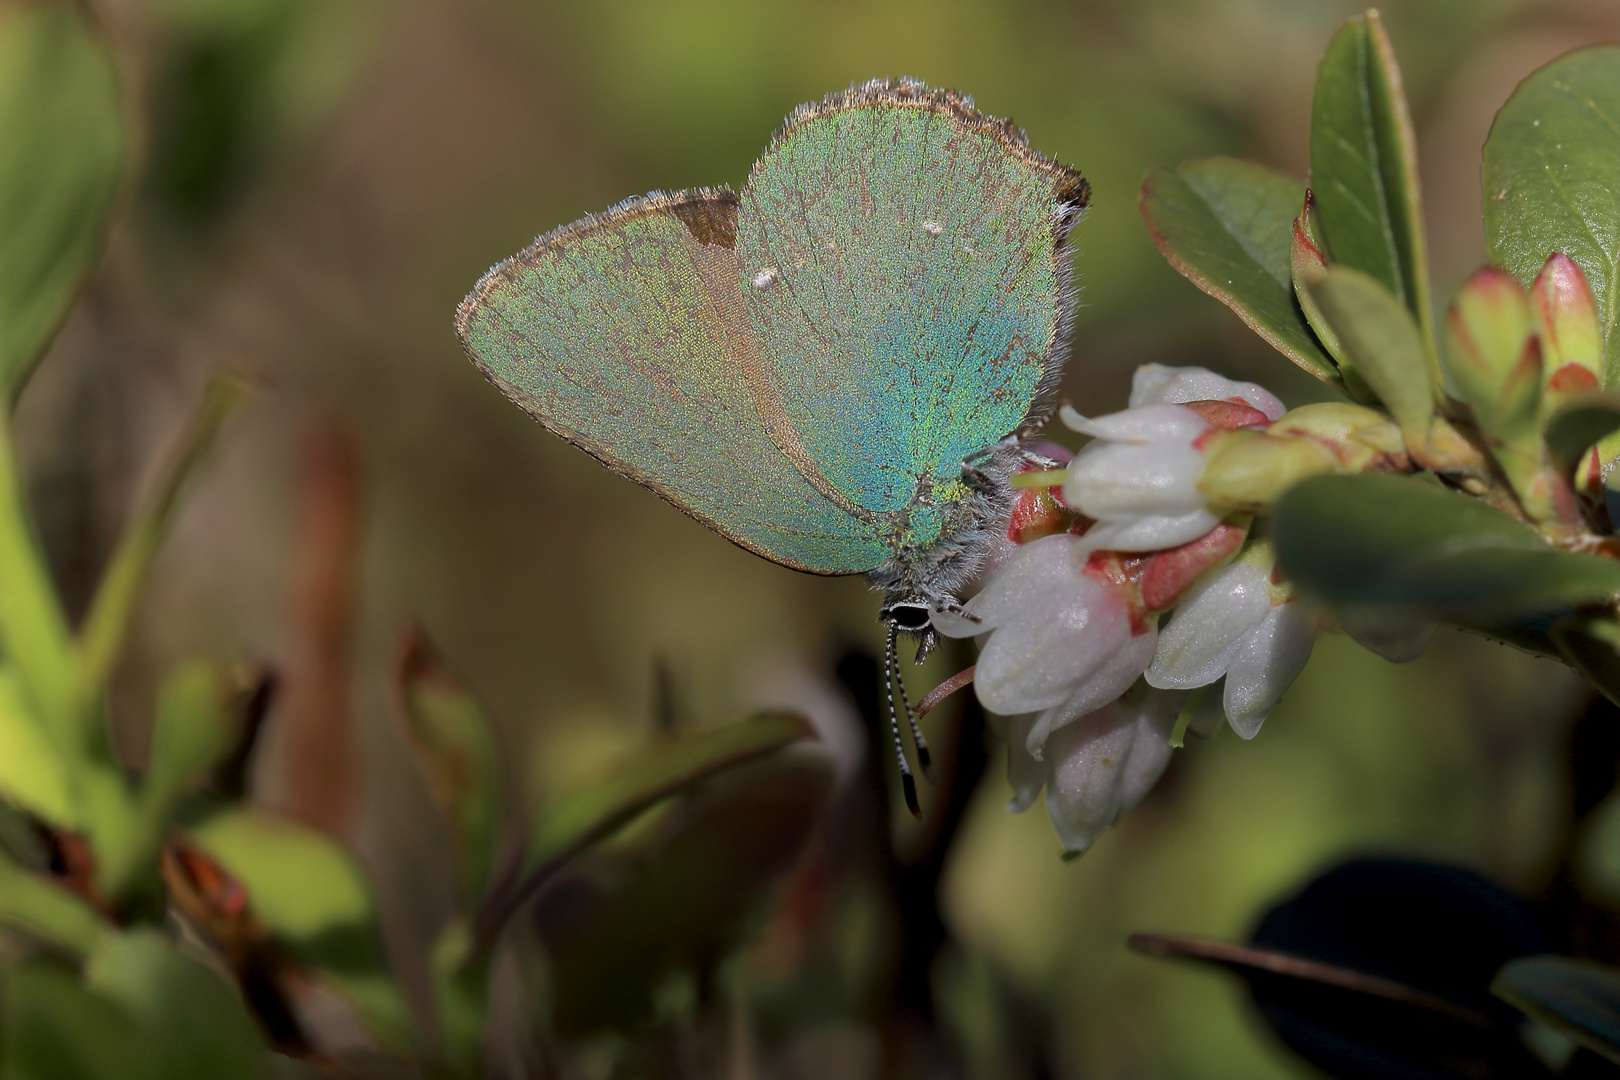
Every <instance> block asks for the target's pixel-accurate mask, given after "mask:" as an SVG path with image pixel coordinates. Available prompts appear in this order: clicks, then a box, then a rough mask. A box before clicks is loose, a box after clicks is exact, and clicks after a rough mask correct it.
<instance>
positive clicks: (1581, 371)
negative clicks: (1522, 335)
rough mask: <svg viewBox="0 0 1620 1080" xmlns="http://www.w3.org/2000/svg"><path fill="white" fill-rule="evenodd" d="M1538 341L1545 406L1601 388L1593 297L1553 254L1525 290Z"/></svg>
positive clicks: (1566, 260) (1575, 270) (1569, 265)
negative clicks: (1528, 296)
mask: <svg viewBox="0 0 1620 1080" xmlns="http://www.w3.org/2000/svg"><path fill="white" fill-rule="evenodd" d="M1530 306H1531V309H1532V311H1533V312H1534V314H1535V322H1536V332H1537V334H1538V335H1539V336H1540V338H1541V362H1542V367H1543V369H1544V371H1545V372H1546V394H1547V398H1548V402H1547V407H1552V406H1554V405H1556V404H1557V403H1558V402H1559V401H1561V400H1563V399H1566V398H1569V397H1571V396H1573V395H1575V394H1581V393H1588V392H1590V391H1593V390H1597V389H1599V388H1600V387H1601V386H1602V384H1603V327H1602V324H1601V323H1600V322H1599V321H1598V311H1597V298H1596V297H1594V296H1593V295H1592V287H1591V286H1590V285H1589V284H1587V281H1586V275H1585V274H1583V273H1581V268H1580V267H1579V266H1578V265H1576V263H1575V260H1573V259H1571V258H1570V257H1569V256H1568V255H1564V254H1562V253H1560V252H1554V253H1553V254H1552V255H1550V256H1549V257H1548V258H1547V262H1546V264H1545V265H1543V266H1542V268H1541V273H1540V274H1538V275H1536V280H1535V281H1534V282H1532V283H1531V285H1530Z"/></svg>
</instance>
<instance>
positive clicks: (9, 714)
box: [0, 666, 83, 829]
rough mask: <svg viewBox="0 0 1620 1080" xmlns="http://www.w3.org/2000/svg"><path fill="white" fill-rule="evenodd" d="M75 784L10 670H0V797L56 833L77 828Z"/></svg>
mask: <svg viewBox="0 0 1620 1080" xmlns="http://www.w3.org/2000/svg"><path fill="white" fill-rule="evenodd" d="M76 780H77V777H76V776H75V775H74V771H73V770H72V769H71V768H69V766H68V758H66V757H65V756H64V755H63V753H62V750H61V748H60V747H59V746H58V745H57V744H56V743H55V742H53V741H52V738H51V734H50V732H49V731H47V730H46V728H45V725H44V724H43V723H42V722H41V721H40V718H39V716H38V715H37V714H36V713H35V712H34V710H33V708H32V707H31V706H30V704H29V702H28V699H27V696H26V693H25V691H24V689H23V685H22V682H21V680H20V679H19V678H18V677H17V673H16V671H15V670H14V669H12V668H11V667H10V666H0V795H3V796H4V797H5V798H6V799H7V800H9V801H10V802H11V803H12V805H14V806H18V807H21V808H23V809H25V810H27V811H28V812H29V813H32V814H34V815H36V816H38V817H39V819H40V820H41V821H45V822H48V823H50V824H51V825H54V826H55V827H56V828H59V829H79V828H82V827H83V820H82V818H83V811H82V809H81V807H80V797H79V792H78V787H77V783H76Z"/></svg>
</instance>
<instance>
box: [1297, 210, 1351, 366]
mask: <svg viewBox="0 0 1620 1080" xmlns="http://www.w3.org/2000/svg"><path fill="white" fill-rule="evenodd" d="M1321 237H1322V230H1321V229H1320V228H1319V227H1318V225H1317V221H1316V198H1315V196H1313V195H1312V194H1311V189H1310V188H1306V189H1305V206H1304V208H1303V209H1301V210H1300V212H1299V217H1297V218H1295V219H1294V231H1293V235H1292V237H1291V239H1290V242H1289V246H1288V268H1289V272H1290V277H1291V278H1292V279H1293V285H1294V296H1295V298H1296V299H1298V301H1299V306H1300V310H1302V311H1303V312H1304V313H1305V321H1306V322H1307V323H1309V324H1310V327H1311V329H1312V330H1313V331H1314V332H1315V333H1316V339H1317V340H1318V341H1320V342H1321V343H1322V348H1324V349H1326V350H1327V354H1328V355H1329V356H1331V357H1332V358H1333V362H1334V363H1336V364H1338V365H1339V366H1340V367H1341V368H1342V367H1343V366H1344V350H1343V349H1342V348H1341V347H1340V346H1339V337H1338V335H1337V334H1335V333H1334V332H1333V327H1332V326H1330V325H1329V324H1328V321H1327V319H1325V318H1323V316H1322V309H1321V308H1319V307H1317V305H1316V298H1315V297H1314V296H1312V295H1311V290H1310V289H1309V288H1308V286H1309V285H1310V283H1311V282H1313V281H1319V280H1321V279H1322V278H1323V277H1325V276H1326V275H1327V270H1328V258H1327V253H1326V252H1325V251H1323V249H1322V239H1321Z"/></svg>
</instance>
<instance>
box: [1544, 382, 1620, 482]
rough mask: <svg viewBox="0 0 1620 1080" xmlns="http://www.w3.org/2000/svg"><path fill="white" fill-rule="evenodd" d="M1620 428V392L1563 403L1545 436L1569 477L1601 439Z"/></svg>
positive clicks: (1556, 460)
mask: <svg viewBox="0 0 1620 1080" xmlns="http://www.w3.org/2000/svg"><path fill="white" fill-rule="evenodd" d="M1617 430H1620V394H1589V395H1583V396H1582V397H1578V398H1574V399H1572V400H1570V401H1568V402H1566V403H1565V404H1564V405H1562V406H1560V407H1559V409H1558V411H1557V412H1555V413H1553V414H1552V416H1550V417H1548V418H1547V426H1546V428H1545V429H1543V431H1542V436H1543V437H1544V438H1545V439H1546V441H1547V451H1548V453H1550V454H1551V455H1552V459H1553V462H1554V463H1555V464H1556V465H1557V466H1558V471H1559V472H1561V473H1563V474H1564V475H1565V476H1566V477H1567V476H1569V475H1570V473H1571V472H1572V471H1573V470H1574V468H1575V466H1576V465H1577V464H1579V462H1580V460H1581V458H1582V456H1583V455H1585V453H1586V452H1587V451H1588V450H1590V449H1591V448H1592V447H1594V446H1596V445H1597V442H1598V440H1599V439H1601V438H1603V437H1604V436H1605V435H1607V434H1609V433H1610V432H1611V431H1617Z"/></svg>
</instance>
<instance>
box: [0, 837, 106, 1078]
mask: <svg viewBox="0 0 1620 1080" xmlns="http://www.w3.org/2000/svg"><path fill="white" fill-rule="evenodd" d="M0 924H3V925H5V926H7V927H9V928H11V929H13V930H17V931H21V932H22V933H24V934H27V935H28V936H29V937H32V938H34V939H35V940H38V941H43V942H47V943H49V944H51V945H53V946H55V947H56V948H58V949H60V950H62V951H64V952H67V953H70V954H74V955H80V956H82V955H84V954H87V953H89V952H90V951H91V950H92V949H94V948H95V947H96V943H97V942H98V941H100V939H101V935H102V933H103V932H104V931H106V930H107V928H108V926H107V924H106V923H105V922H104V921H103V920H102V919H101V917H100V916H99V915H97V914H96V913H95V912H94V911H92V910H91V909H90V907H89V905H88V904H86V903H85V902H84V901H83V900H82V899H81V898H79V897H77V896H75V895H74V894H72V893H71V892H69V891H68V890H67V889H65V888H62V887H61V886H59V885H56V884H54V883H52V882H50V881H48V880H46V879H45V878H43V877H41V876H40V875H38V874H34V873H30V872H29V871H27V870H25V869H23V868H22V867H21V866H18V865H17V864H16V863H15V862H13V861H12V859H11V857H10V856H9V855H5V854H0ZM0 1075H4V1074H3V1073H0Z"/></svg>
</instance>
